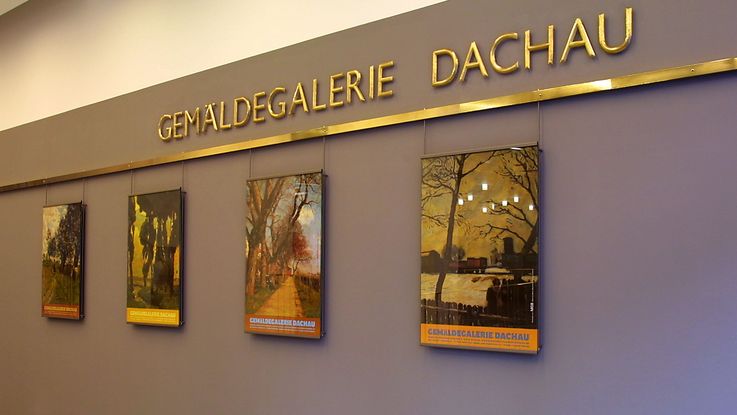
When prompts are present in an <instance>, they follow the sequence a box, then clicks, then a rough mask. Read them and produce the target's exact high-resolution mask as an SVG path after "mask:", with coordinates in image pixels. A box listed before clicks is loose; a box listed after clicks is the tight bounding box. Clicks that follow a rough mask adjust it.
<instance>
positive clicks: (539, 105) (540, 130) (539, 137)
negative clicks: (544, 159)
mask: <svg viewBox="0 0 737 415" xmlns="http://www.w3.org/2000/svg"><path fill="white" fill-rule="evenodd" d="M537 143H538V146H539V147H540V148H541V149H542V148H543V110H542V103H541V102H540V101H537Z"/></svg>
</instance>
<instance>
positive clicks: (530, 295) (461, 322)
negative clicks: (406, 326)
mask: <svg viewBox="0 0 737 415" xmlns="http://www.w3.org/2000/svg"><path fill="white" fill-rule="evenodd" d="M539 155H540V150H539V148H538V146H536V145H533V146H525V147H511V148H503V149H497V150H489V151H482V152H473V153H463V154H453V155H443V156H438V157H428V158H425V159H423V160H422V193H421V209H422V219H421V221H422V223H421V224H422V238H421V252H420V266H421V274H420V310H421V313H420V319H421V337H420V340H421V343H422V344H424V345H429V346H438V347H460V348H469V349H484V350H499V351H513V352H524V353H536V352H537V351H538V349H539V341H538V318H537V313H538V309H539V307H538V302H539V298H538V297H539V293H538V284H539V279H540V267H539V262H538V258H539V253H540V239H539V228H540V193H539V179H540V168H539Z"/></svg>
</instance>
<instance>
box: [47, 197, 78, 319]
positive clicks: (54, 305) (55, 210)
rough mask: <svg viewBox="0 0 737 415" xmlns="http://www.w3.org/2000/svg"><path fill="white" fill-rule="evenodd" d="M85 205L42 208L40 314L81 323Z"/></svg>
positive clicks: (76, 204) (75, 204) (74, 204)
mask: <svg viewBox="0 0 737 415" xmlns="http://www.w3.org/2000/svg"><path fill="white" fill-rule="evenodd" d="M84 211H85V205H83V204H82V203H73V204H69V205H57V206H46V207H44V208H43V234H42V237H41V241H42V246H41V315H42V316H44V317H54V318H65V319H70V320H81V319H82V318H83V317H84V301H83V300H84V296H83V294H84Z"/></svg>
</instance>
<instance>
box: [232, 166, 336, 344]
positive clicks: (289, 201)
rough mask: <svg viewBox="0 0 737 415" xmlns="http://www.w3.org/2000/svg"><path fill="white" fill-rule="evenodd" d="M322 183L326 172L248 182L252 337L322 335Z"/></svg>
mask: <svg viewBox="0 0 737 415" xmlns="http://www.w3.org/2000/svg"><path fill="white" fill-rule="evenodd" d="M323 182H324V176H323V174H322V172H315V173H306V174H299V175H294V176H284V177H273V178H267V179H258V180H249V181H248V183H247V186H246V193H247V195H246V205H247V209H246V245H245V251H246V252H245V254H246V290H245V291H246V292H245V303H246V310H245V313H246V316H245V330H246V331H247V332H251V333H261V334H276V335H286V336H297V337H310V338H319V337H321V336H322V328H321V321H322V286H323V273H322V258H323V256H322V247H323V241H322V234H323V188H324V187H323Z"/></svg>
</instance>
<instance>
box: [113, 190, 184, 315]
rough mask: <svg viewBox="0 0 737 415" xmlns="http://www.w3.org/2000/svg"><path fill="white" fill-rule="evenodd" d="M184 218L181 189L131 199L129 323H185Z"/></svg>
mask: <svg viewBox="0 0 737 415" xmlns="http://www.w3.org/2000/svg"><path fill="white" fill-rule="evenodd" d="M183 213H184V193H183V192H182V191H181V189H177V190H171V191H166V192H159V193H149V194H141V195H133V196H130V197H129V198H128V273H127V278H128V281H127V286H128V296H127V311H126V321H127V322H128V323H131V324H144V325H153V326H171V327H178V326H181V325H182V324H183V322H184V321H183V318H182V244H183V238H182V235H183V229H182V226H183V223H184V220H183Z"/></svg>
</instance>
